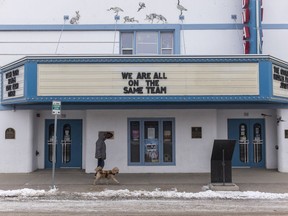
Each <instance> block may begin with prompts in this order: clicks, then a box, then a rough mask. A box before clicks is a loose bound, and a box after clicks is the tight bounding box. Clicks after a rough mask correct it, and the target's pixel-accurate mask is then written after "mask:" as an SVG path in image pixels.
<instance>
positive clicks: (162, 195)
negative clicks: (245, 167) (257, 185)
mask: <svg viewBox="0 0 288 216" xmlns="http://www.w3.org/2000/svg"><path fill="white" fill-rule="evenodd" d="M65 194H66V195H68V196H69V197H70V198H73V197H77V199H79V198H80V199H81V197H82V198H83V199H87V198H88V199H98V198H101V199H103V198H106V199H115V198H119V199H232V200H249V199H251V200H252V199H259V200H273V199H288V193H264V192H258V191H243V192H241V191H211V190H207V191H203V192H198V193H191V192H178V191H177V189H175V190H171V191H161V190H160V189H156V190H154V191H145V190H134V191H130V190H128V189H123V190H108V189H107V190H104V191H100V192H89V193H68V192H63V193H60V192H59V191H58V190H57V189H51V190H49V191H45V190H34V189H28V188H25V189H19V190H0V198H5V197H20V198H23V197H24V198H25V197H27V198H29V197H44V196H45V197H49V196H55V195H65Z"/></svg>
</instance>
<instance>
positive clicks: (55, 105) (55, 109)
mask: <svg viewBox="0 0 288 216" xmlns="http://www.w3.org/2000/svg"><path fill="white" fill-rule="evenodd" d="M52 114H53V115H60V114H61V101H53V102H52Z"/></svg>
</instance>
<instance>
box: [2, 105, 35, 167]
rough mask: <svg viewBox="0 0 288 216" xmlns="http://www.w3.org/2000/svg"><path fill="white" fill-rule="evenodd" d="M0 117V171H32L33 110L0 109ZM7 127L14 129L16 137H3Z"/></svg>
mask: <svg viewBox="0 0 288 216" xmlns="http://www.w3.org/2000/svg"><path fill="white" fill-rule="evenodd" d="M0 119H1V124H0V131H1V134H0V158H1V160H0V173H11V172H12V173H18V172H23V173H26V172H31V171H33V170H34V169H35V166H34V164H33V161H34V160H35V157H36V156H35V152H33V149H34V147H33V111H30V110H17V109H16V110H15V111H11V110H8V111H0ZM7 128H13V129H15V131H16V139H5V130H6V129H7Z"/></svg>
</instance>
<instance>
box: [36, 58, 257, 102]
mask: <svg viewBox="0 0 288 216" xmlns="http://www.w3.org/2000/svg"><path fill="white" fill-rule="evenodd" d="M37 79H38V81H37V96H64V97H65V96H168V95H181V96H184V95H196V96H198V95H241V96H242V95H259V65H258V63H190V64H177V63H171V64H164V63H154V64H133V63H130V64H115V63H114V64H39V65H38V72H37Z"/></svg>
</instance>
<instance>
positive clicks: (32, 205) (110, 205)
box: [0, 198, 288, 216]
mask: <svg viewBox="0 0 288 216" xmlns="http://www.w3.org/2000/svg"><path fill="white" fill-rule="evenodd" d="M0 215H1V216H2V215H3V216H4V215H5V216H12V215H13V216H16V215H17V216H24V215H31V216H34V215H35V216H36V215H37V216H39V215H41V216H46V215H49V216H50V215H58V216H67V215H70V216H71V215H72V216H74V215H78V216H86V215H89V216H91V215H97V216H102V215H103V216H104V215H105V216H130V215H141V216H146V215H150V216H151V215H159V216H162V215H163V216H164V215H168V216H172V215H177V216H178V215H180V216H188V215H189V216H196V215H199V216H204V215H205V216H212V215H213V216H218V215H219V216H220V215H221V216H226V215H227V216H228V215H232V216H236V215H237V216H238V215H239V216H240V215H241V216H243V215H244V216H248V215H249V216H250V215H257V216H258V215H259V216H260V215H261V216H268V215H269V216H271V215H288V200H216V199H210V200H209V199H208V200H207V199H203V200H46V199H42V200H41V199H34V200H33V199H29V200H15V199H13V198H11V199H5V200H2V201H1V202H0Z"/></svg>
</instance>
